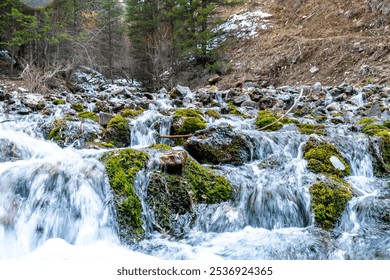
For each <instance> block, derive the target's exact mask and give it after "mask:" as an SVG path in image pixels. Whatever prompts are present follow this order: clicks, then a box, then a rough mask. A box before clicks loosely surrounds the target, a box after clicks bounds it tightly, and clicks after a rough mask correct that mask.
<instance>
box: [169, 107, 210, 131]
mask: <svg viewBox="0 0 390 280" xmlns="http://www.w3.org/2000/svg"><path fill="white" fill-rule="evenodd" d="M204 128H206V121H205V120H204V119H203V113H202V112H201V111H200V110H198V109H193V108H186V109H178V110H176V112H175V114H174V115H173V123H172V128H171V133H172V134H174V135H185V134H192V133H194V132H195V131H197V130H201V129H204Z"/></svg>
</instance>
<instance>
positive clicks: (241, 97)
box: [233, 93, 251, 105]
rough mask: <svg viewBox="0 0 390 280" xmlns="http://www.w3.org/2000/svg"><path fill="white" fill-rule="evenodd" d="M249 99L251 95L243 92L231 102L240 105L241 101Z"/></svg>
mask: <svg viewBox="0 0 390 280" xmlns="http://www.w3.org/2000/svg"><path fill="white" fill-rule="evenodd" d="M250 100H251V97H250V96H249V95H248V94H246V93H244V94H242V95H240V96H238V97H236V98H234V101H233V103H234V104H235V105H240V104H241V103H243V102H245V101H250Z"/></svg>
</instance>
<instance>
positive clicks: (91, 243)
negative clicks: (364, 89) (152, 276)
mask: <svg viewBox="0 0 390 280" xmlns="http://www.w3.org/2000/svg"><path fill="white" fill-rule="evenodd" d="M360 102H361V101H360V99H359V100H357V103H358V104H360ZM156 104H157V105H156ZM156 104H155V105H154V106H160V107H164V108H169V107H170V106H171V105H170V104H167V103H164V102H160V105H159V103H156ZM46 118H49V117H46ZM43 121H44V120H43V117H42V116H40V115H31V116H29V117H13V116H10V115H5V114H4V113H3V112H0V122H1V123H0V248H1V250H0V259H15V258H16V259H18V258H53V257H54V258H56V257H58V258H75V256H78V257H76V258H83V257H84V258H107V257H108V256H112V255H113V254H115V255H117V256H124V255H128V256H134V255H137V257H138V256H143V257H145V258H146V257H147V255H149V256H154V257H157V258H161V259H205V258H208V259H221V258H222V259H390V229H389V227H388V226H386V225H385V224H384V223H381V218H382V217H381V216H380V215H381V214H380V213H387V214H388V215H390V200H389V197H390V192H389V188H388V186H387V182H386V180H384V179H379V178H376V177H374V175H373V166H372V159H371V156H370V154H369V148H368V146H369V143H368V140H367V138H366V137H365V136H364V135H361V134H359V133H355V132H351V131H349V130H347V129H346V128H345V127H343V126H337V127H335V128H330V129H329V131H328V135H329V136H328V140H329V141H330V142H332V143H333V144H335V145H336V146H337V147H338V148H339V149H340V151H341V153H342V154H343V156H344V157H345V158H346V159H347V161H348V162H349V163H350V165H351V169H352V174H351V176H349V177H347V178H346V179H347V181H348V182H349V183H350V184H351V186H352V187H353V191H354V197H353V199H352V200H351V201H350V202H349V203H348V205H347V208H346V210H345V211H344V213H343V215H342V218H341V221H340V223H339V224H338V226H337V228H336V229H335V230H334V231H333V232H332V233H329V232H326V231H323V230H321V229H319V228H317V227H316V226H315V225H314V215H313V212H312V210H311V202H310V196H309V191H308V189H309V186H310V185H311V184H313V183H314V182H315V180H316V176H317V175H316V174H313V173H311V172H309V171H308V169H307V166H306V165H307V163H306V160H304V158H303V152H302V147H303V145H304V143H305V142H306V141H307V140H308V137H309V136H307V135H303V134H301V133H299V132H297V130H296V129H294V128H293V126H287V127H285V128H284V129H283V130H281V131H279V132H260V131H256V130H254V129H253V126H254V124H253V119H252V120H245V119H242V118H238V117H235V116H229V117H228V118H223V119H220V120H218V121H215V120H213V119H211V118H210V119H207V121H208V124H209V125H221V124H228V125H230V126H232V127H233V128H234V129H235V130H237V131H240V133H242V134H245V135H246V136H248V138H249V139H251V144H252V160H251V161H250V162H249V163H246V164H243V165H241V166H231V165H221V166H219V168H218V169H217V170H216V171H217V172H219V173H220V174H222V175H224V176H226V178H227V179H228V180H229V181H230V182H231V183H232V185H233V186H234V188H235V196H234V199H233V200H232V201H229V202H224V203H221V204H218V205H197V206H196V209H195V211H196V213H197V217H198V218H197V220H196V221H195V223H194V224H193V226H191V227H190V226H188V229H187V232H186V233H185V234H184V235H183V236H182V238H181V239H170V238H167V237H165V236H162V235H161V234H159V233H156V232H153V230H152V228H153V227H152V226H151V215H150V213H149V211H150V209H149V208H148V206H147V203H146V202H145V200H146V195H145V192H146V186H147V183H148V182H147V180H148V178H149V174H150V171H151V170H153V168H155V165H156V163H155V162H154V161H153V157H152V160H151V161H150V163H149V166H148V168H146V169H145V170H142V171H141V172H139V173H138V174H137V177H136V179H135V182H134V185H135V187H136V188H137V193H138V194H139V196H140V198H141V200H142V201H143V210H144V216H143V218H144V226H145V228H146V229H147V231H148V233H149V234H148V237H147V239H145V240H143V241H142V242H140V243H138V244H136V245H134V246H132V247H123V246H122V245H121V244H120V242H119V238H118V236H117V224H116V221H115V211H114V208H113V200H112V195H111V192H110V186H109V184H108V180H107V176H106V175H105V172H104V167H103V165H102V164H101V163H100V162H99V161H98V157H99V155H100V154H101V153H102V151H91V150H76V149H73V148H72V147H67V148H64V149H63V148H60V147H58V146H57V145H56V144H55V143H53V142H51V141H47V140H44V139H43V135H42V132H41V131H40V130H39V126H40V124H41V123H42V122H43ZM130 125H131V139H132V142H131V146H133V147H134V148H143V147H146V146H149V145H151V144H154V143H157V142H158V141H160V140H159V139H158V137H157V136H158V134H169V127H170V125H171V117H169V116H166V115H162V114H160V113H158V111H157V110H156V107H152V108H151V109H150V110H147V111H145V112H144V113H143V114H141V115H140V116H139V117H138V118H136V119H135V120H133V121H132V122H131V124H130ZM152 156H153V155H152ZM107 252H110V254H107ZM140 253H142V254H140Z"/></svg>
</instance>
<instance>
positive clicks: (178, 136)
mask: <svg viewBox="0 0 390 280" xmlns="http://www.w3.org/2000/svg"><path fill="white" fill-rule="evenodd" d="M193 135H194V134H185V135H158V137H160V138H168V139H173V138H190V137H191V136H193Z"/></svg>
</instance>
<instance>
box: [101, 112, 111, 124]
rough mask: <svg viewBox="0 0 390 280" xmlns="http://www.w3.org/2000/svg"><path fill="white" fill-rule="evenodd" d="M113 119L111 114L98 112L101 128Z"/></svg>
mask: <svg viewBox="0 0 390 280" xmlns="http://www.w3.org/2000/svg"><path fill="white" fill-rule="evenodd" d="M113 117H114V115H113V114H109V113H105V112H100V113H99V124H100V125H101V126H103V127H106V126H107V124H108V123H109V122H110V120H111V119H112V118H113Z"/></svg>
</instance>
